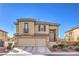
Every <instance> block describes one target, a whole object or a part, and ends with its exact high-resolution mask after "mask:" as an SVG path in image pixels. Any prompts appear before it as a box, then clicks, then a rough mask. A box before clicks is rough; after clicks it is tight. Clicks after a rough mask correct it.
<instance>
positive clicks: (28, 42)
mask: <svg viewBox="0 0 79 59" xmlns="http://www.w3.org/2000/svg"><path fill="white" fill-rule="evenodd" d="M18 45H20V46H35V40H34V39H19V41H18Z"/></svg>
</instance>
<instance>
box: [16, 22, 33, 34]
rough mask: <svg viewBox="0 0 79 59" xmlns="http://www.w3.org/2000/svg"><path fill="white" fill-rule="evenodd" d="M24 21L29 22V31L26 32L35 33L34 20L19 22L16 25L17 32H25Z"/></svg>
mask: <svg viewBox="0 0 79 59" xmlns="http://www.w3.org/2000/svg"><path fill="white" fill-rule="evenodd" d="M24 23H28V29H29V32H28V33H26V34H30V35H34V22H19V24H18V25H17V26H16V33H19V34H23V33H24Z"/></svg>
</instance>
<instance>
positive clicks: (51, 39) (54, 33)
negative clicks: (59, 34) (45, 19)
mask: <svg viewBox="0 0 79 59" xmlns="http://www.w3.org/2000/svg"><path fill="white" fill-rule="evenodd" d="M49 37H50V38H49V41H50V42H53V41H56V30H50V36H49Z"/></svg>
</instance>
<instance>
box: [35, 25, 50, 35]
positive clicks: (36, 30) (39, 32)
mask: <svg viewBox="0 0 79 59" xmlns="http://www.w3.org/2000/svg"><path fill="white" fill-rule="evenodd" d="M38 26H39V25H35V33H36V34H49V25H45V26H46V31H39V30H38V28H39V27H38ZM41 26H43V25H41Z"/></svg>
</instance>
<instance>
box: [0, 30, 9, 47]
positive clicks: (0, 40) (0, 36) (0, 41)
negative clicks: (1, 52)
mask: <svg viewBox="0 0 79 59" xmlns="http://www.w3.org/2000/svg"><path fill="white" fill-rule="evenodd" d="M6 41H8V35H7V32H6V31H3V30H0V47H2V46H4V45H5V44H4V42H6Z"/></svg>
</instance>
